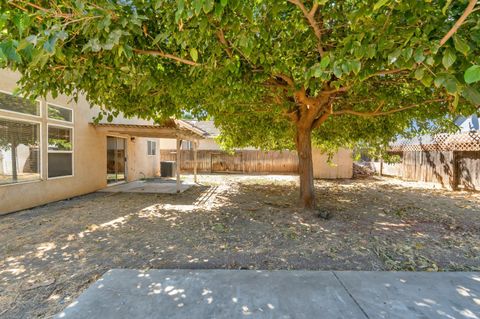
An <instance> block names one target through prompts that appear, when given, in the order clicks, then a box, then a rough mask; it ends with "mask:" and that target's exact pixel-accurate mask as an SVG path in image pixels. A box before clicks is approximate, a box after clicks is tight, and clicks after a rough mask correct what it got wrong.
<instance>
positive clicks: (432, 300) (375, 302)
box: [56, 269, 480, 319]
mask: <svg viewBox="0 0 480 319" xmlns="http://www.w3.org/2000/svg"><path fill="white" fill-rule="evenodd" d="M479 289H480V273H473V272H472V273H405V272H364V271H359V272H332V271H253V270H149V271H138V270H127V269H124V270H120V269H116V270H110V271H108V272H107V273H105V274H104V276H103V277H102V278H100V279H99V280H98V281H97V282H96V283H94V284H93V285H92V286H91V287H89V288H88V289H87V290H86V291H85V292H84V293H83V294H82V295H81V296H80V297H79V298H78V299H77V300H76V301H74V302H73V303H72V304H71V305H69V306H68V307H67V308H66V309H65V310H64V311H63V312H61V313H60V314H58V315H57V316H56V318H75V319H80V318H82V319H83V318H105V319H108V318H112V319H113V318H115V319H122V318H173V319H175V318H192V319H196V318H229V319H230V318H232V319H233V318H469V319H472V318H473V319H475V318H480V290H479Z"/></svg>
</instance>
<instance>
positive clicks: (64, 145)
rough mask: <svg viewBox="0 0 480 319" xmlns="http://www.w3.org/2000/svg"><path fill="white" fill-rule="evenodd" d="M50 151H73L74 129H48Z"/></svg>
mask: <svg viewBox="0 0 480 319" xmlns="http://www.w3.org/2000/svg"><path fill="white" fill-rule="evenodd" d="M48 150H49V151H71V150H72V129H71V128H68V127H58V126H49V127H48Z"/></svg>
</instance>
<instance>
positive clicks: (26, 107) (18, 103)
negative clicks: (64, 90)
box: [0, 92, 40, 116]
mask: <svg viewBox="0 0 480 319" xmlns="http://www.w3.org/2000/svg"><path fill="white" fill-rule="evenodd" d="M0 110H4V111H8V112H15V113H23V114H28V115H35V116H40V102H39V101H31V100H28V99H24V98H21V97H18V96H14V95H12V94H8V93H4V92H0Z"/></svg>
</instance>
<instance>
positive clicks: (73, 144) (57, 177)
mask: <svg viewBox="0 0 480 319" xmlns="http://www.w3.org/2000/svg"><path fill="white" fill-rule="evenodd" d="M50 126H53V127H61V128H67V129H70V130H71V132H72V134H71V142H72V149H71V150H69V151H66V150H61V151H55V150H49V149H48V146H49V145H48V132H49V128H50ZM74 137H75V128H74V127H73V126H67V125H62V124H56V123H47V144H46V149H47V156H46V157H45V159H46V164H47V165H46V167H47V174H46V176H45V178H46V179H47V180H54V179H61V178H71V177H75V138H74ZM50 153H57V154H72V174H71V175H64V176H55V177H49V176H48V173H49V166H48V165H49V163H48V154H50Z"/></svg>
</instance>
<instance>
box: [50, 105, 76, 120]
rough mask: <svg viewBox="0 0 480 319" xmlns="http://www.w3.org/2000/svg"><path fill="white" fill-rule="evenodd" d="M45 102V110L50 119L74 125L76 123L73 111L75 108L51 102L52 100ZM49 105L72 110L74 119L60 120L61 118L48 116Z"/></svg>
mask: <svg viewBox="0 0 480 319" xmlns="http://www.w3.org/2000/svg"><path fill="white" fill-rule="evenodd" d="M45 104H46V109H45V112H46V113H47V114H46V117H47V120H48V121H55V122H59V123H65V124H72V125H73V124H74V123H75V112H74V111H73V108H70V107H66V106H63V105H59V104H55V103H50V102H46V103H45ZM49 105H51V106H53V107H58V108H61V109H65V110H69V111H71V112H72V120H71V121H65V120H59V119H54V118H51V117H49V116H48V106H49Z"/></svg>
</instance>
